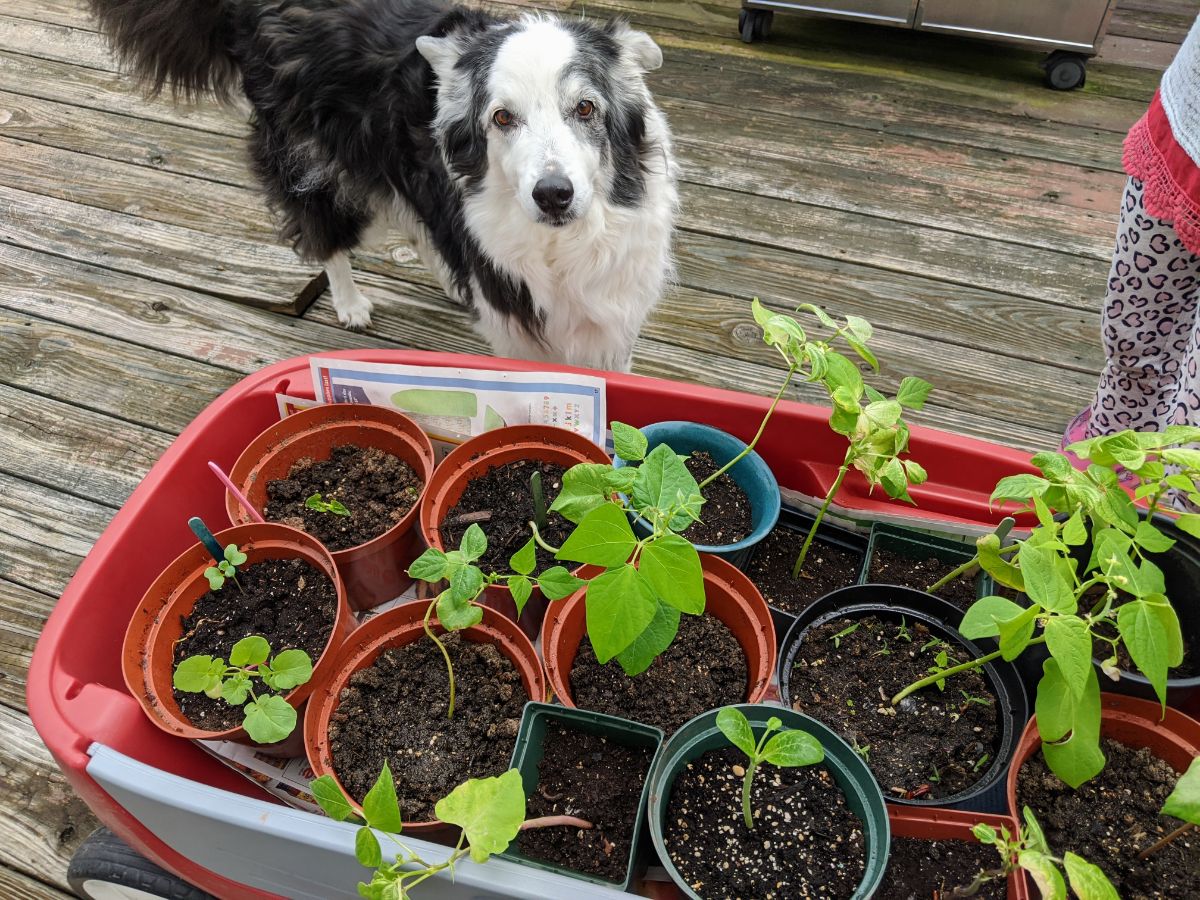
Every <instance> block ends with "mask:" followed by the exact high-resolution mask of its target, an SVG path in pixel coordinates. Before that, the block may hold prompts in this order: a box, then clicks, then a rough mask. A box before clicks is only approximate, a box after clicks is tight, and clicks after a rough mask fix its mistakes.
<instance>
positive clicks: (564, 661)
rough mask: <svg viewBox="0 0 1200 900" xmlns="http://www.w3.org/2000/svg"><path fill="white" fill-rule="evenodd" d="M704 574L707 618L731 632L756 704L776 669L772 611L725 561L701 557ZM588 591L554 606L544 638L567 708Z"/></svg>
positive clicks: (557, 691)
mask: <svg viewBox="0 0 1200 900" xmlns="http://www.w3.org/2000/svg"><path fill="white" fill-rule="evenodd" d="M700 561H701V564H702V566H703V569H704V597H705V607H704V608H705V613H706V614H707V615H713V616H716V617H717V618H718V619H720V620H721V621H722V622H723V623H724V624H725V626H726V627H727V628H728V629H729V630H730V631H732V632H733V636H734V637H736V638H737V640H738V643H739V644H741V646H742V652H743V653H745V654H746V670H747V672H748V673H749V684H748V686H747V691H746V702H747V703H758V702H759V701H761V700H762V699H763V698H764V697H765V696H766V694H767V689H768V688H769V687H770V686H771V673H772V671H773V670H774V668H775V626H774V624H773V623H772V621H771V610H770V609H769V608H768V607H767V601H766V600H764V599H763V597H762V594H760V593H759V592H758V588H756V587H755V586H754V583H753V582H752V581H750V579H749V578H747V577H746V576H745V575H744V574H743V573H742V572H741V571H739V570H738V569H735V568H734V567H733V566H732V565H730V564H729V563H727V562H725V560H723V559H721V558H719V557H716V556H711V555H709V554H707V553H702V554H700ZM586 595H587V591H586V589H584V590H581V591H579V592H577V593H575V594H572V595H571V596H570V597H568V598H567V599H566V600H563V601H561V602H559V603H553V604H551V605H550V608H549V610H548V611H547V612H546V625H545V630H544V631H543V633H542V655H543V657H544V658H545V660H546V675H547V677H548V678H549V680H550V687H551V689H552V690H553V691H554V695H555V696H556V697H557V698H558V699H559V700H560V701H562V703H563V704H564V705H566V706H574V705H575V702H574V700H572V698H571V666H573V665H574V664H575V654H576V653H577V652H578V651H579V643H580V641H582V640H583V634H584V630H585V626H586V624H587V606H586V599H585V598H586Z"/></svg>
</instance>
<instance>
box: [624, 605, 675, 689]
mask: <svg viewBox="0 0 1200 900" xmlns="http://www.w3.org/2000/svg"><path fill="white" fill-rule="evenodd" d="M655 603H656V604H657V606H658V608H657V609H656V610H655V612H654V618H653V619H651V620H650V624H649V625H647V626H646V628H645V630H644V631H643V632H642V633H641V634H639V635H638V636H637V637H635V638H634V639H633V643H632V644H630V645H629V646H628V647H626V648H625V649H624V650H622V651H621V652H620V653H618V654H617V662H618V663H620V664H621V668H622V669H623V670H624V671H625V674H626V675H628V676H630V677H631V678H632V677H633V676H635V675H641V674H642V673H643V672H645V671H646V670H647V669H648V668H650V665H651V663H653V662H654V660H655V659H657V658H658V655H659V654H660V653H662V652H663V651H664V650H666V649H667V648H668V647H670V646H671V642H672V641H674V640H675V635H676V634H678V633H679V618H680V616H681V613H680V612H679V610H678V609H676V608H675V607H674V606H668V605H667V604H666V603H663V602H662V601H661V600H655Z"/></svg>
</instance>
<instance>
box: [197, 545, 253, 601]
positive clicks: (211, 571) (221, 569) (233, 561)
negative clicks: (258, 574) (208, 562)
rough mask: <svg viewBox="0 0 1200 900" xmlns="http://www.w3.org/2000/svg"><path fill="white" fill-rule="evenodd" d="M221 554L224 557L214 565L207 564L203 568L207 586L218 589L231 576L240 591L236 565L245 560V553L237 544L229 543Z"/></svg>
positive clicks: (240, 585)
mask: <svg viewBox="0 0 1200 900" xmlns="http://www.w3.org/2000/svg"><path fill="white" fill-rule="evenodd" d="M223 555H224V557H225V558H224V559H222V560H221V561H220V562H218V563H217V564H216V565H215V566H209V567H208V568H207V569H205V570H204V577H205V578H207V579H208V586H209V587H210V588H211V589H212V590H214V591H219V590H220V589H221V588H222V587H224V586H225V580H226V579H227V578H232V579H233V583H234V584H236V585H237V587H238V590H239V591H240V590H241V589H242V583H241V582H240V581H238V579H237V567H238V566H240V565H241V564H242V563H244V562H245V561H246V554H245V553H243V552H242V551H241V550H239V549H238V545H237V544H229V545H228V546H227V547H226V548H225V550H224V552H223Z"/></svg>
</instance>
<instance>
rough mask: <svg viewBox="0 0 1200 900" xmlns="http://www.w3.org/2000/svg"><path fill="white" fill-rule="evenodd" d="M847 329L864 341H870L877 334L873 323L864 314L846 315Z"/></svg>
mask: <svg viewBox="0 0 1200 900" xmlns="http://www.w3.org/2000/svg"><path fill="white" fill-rule="evenodd" d="M846 329H847V330H848V331H849V332H850V333H851V334H852V335H854V336H855V337H856V338H858V339H859V340H860V341H863V342H864V343H865V342H866V341H869V340H870V339H871V337H872V336H873V335H874V334H875V329H874V328H872V327H871V323H870V322H868V321H867V320H866V319H864V318H862V316H846Z"/></svg>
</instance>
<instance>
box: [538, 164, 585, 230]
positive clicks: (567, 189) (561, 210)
mask: <svg viewBox="0 0 1200 900" xmlns="http://www.w3.org/2000/svg"><path fill="white" fill-rule="evenodd" d="M574 199H575V187H574V186H573V185H572V184H571V180H570V179H569V178H566V177H564V176H562V175H547V176H546V177H545V178H540V179H538V183H537V184H535V185H534V186H533V202H534V203H536V204H537V207H538V209H540V210H541V211H542V212H543V213H545V214H546V218H547V220H548V221H549V222H550V223H551V224H553V225H561V224H563V223H564V222H566V221H567V219H568V218H569V217H568V215H567V210H569V209H570V208H571V201H572V200H574Z"/></svg>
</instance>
